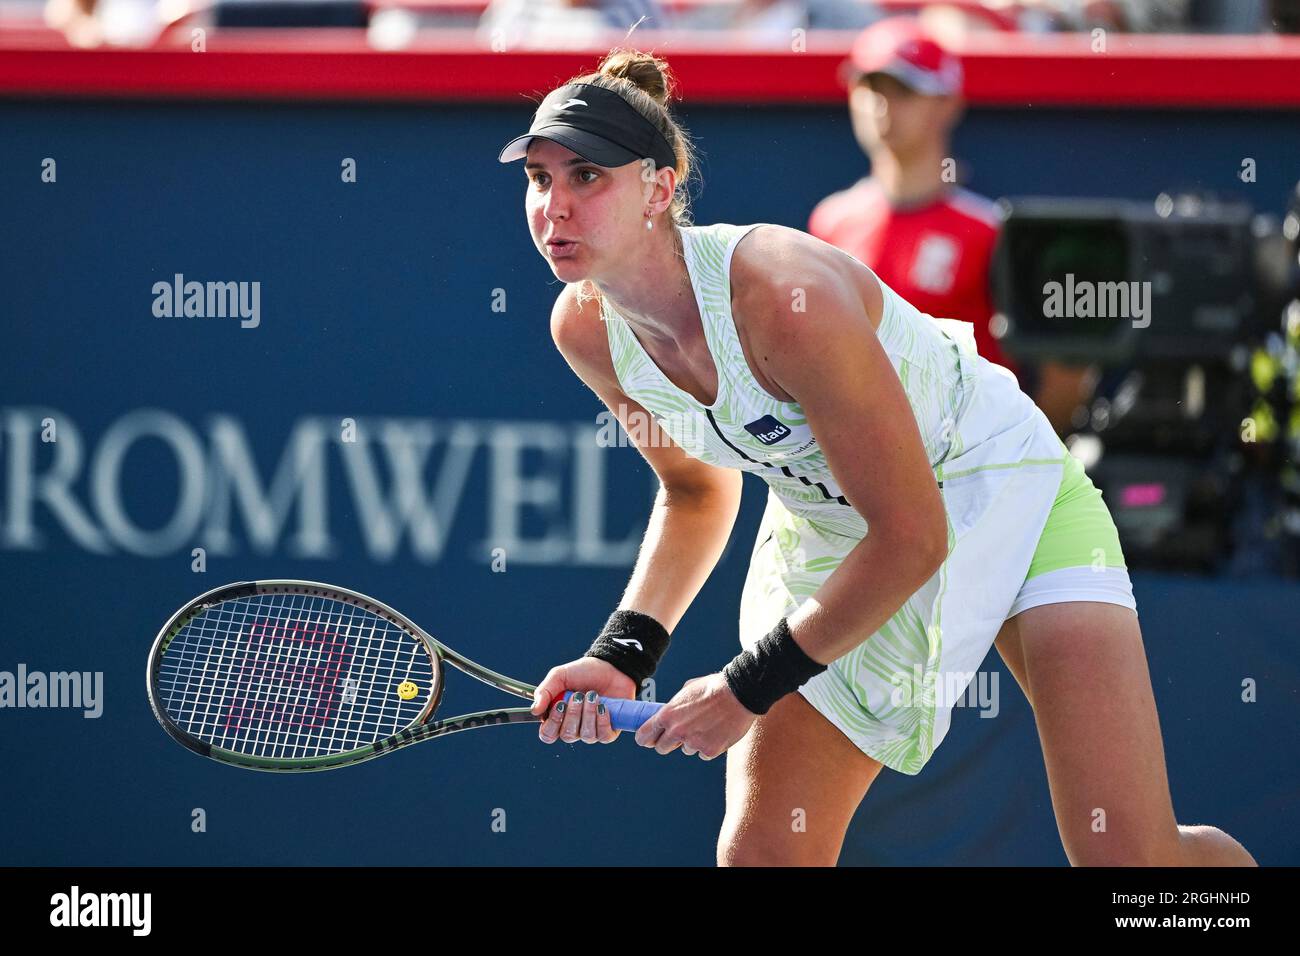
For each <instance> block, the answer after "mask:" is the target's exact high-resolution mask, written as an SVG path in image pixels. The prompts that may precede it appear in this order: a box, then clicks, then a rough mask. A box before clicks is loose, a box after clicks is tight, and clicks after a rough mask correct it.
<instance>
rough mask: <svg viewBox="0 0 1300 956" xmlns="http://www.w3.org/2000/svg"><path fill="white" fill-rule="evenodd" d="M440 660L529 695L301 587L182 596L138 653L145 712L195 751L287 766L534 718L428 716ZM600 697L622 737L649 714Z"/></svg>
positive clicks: (322, 587)
mask: <svg viewBox="0 0 1300 956" xmlns="http://www.w3.org/2000/svg"><path fill="white" fill-rule="evenodd" d="M444 662H447V663H450V664H452V665H453V666H455V667H457V668H458V669H460V670H462V671H464V672H465V673H466V674H468V675H470V676H471V677H475V678H478V679H479V680H481V681H483V682H484V683H485V684H491V685H492V686H493V687H495V688H497V689H498V690H503V691H505V692H506V693H508V694H514V695H516V696H518V697H525V698H528V699H529V700H530V701H531V700H532V696H533V691H534V690H535V688H534V687H533V686H532V685H531V684H525V683H523V682H522V681H517V680H513V679H512V678H509V677H506V676H504V675H502V674H498V673H496V672H495V671H490V670H488V669H487V668H486V667H481V666H480V665H478V664H475V663H474V662H473V661H470V660H468V659H466V658H464V657H462V656H461V655H459V654H457V653H456V652H455V651H453V650H452V649H451V648H449V647H447V646H446V645H445V644H442V643H440V642H439V641H436V640H434V638H433V637H431V636H430V635H429V634H428V633H427V632H425V631H423V630H421V629H420V628H419V627H417V626H416V625H415V624H413V623H412V622H411V621H410V620H409V619H408V618H406V617H404V616H403V615H401V614H399V613H398V612H397V611H395V610H393V609H392V608H391V607H389V606H388V605H386V604H383V603H381V602H380V601H376V600H375V599H374V598H371V597H366V595H364V594H358V593H357V592H356V591H349V590H347V589H346V588H338V587H333V586H332V585H329V584H319V583H317V582H314V581H247V582H243V583H237V584H227V585H225V586H224V587H219V588H216V589H215V590H212V591H209V592H207V593H206V594H203V595H200V596H199V597H196V598H195V599H194V600H192V601H190V602H189V603H188V604H186V605H185V606H184V607H183V608H181V609H180V610H179V611H177V612H176V613H175V614H173V615H172V616H171V619H170V620H169V621H168V622H167V623H166V624H165V625H164V626H163V629H162V630H161V631H160V632H159V633H158V637H157V638H156V639H155V640H154V643H153V648H152V649H151V650H150V651H149V664H148V671H147V680H148V688H149V705H150V706H151V707H152V708H153V712H154V716H155V717H157V718H158V722H159V723H160V724H162V726H163V729H164V730H166V731H167V733H168V734H170V735H171V737H172V739H173V740H175V741H177V742H178V743H180V744H181V745H182V746H184V747H186V748H188V749H189V750H192V751H194V752H195V753H197V754H201V755H202V756H204V757H211V758H212V759H213V760H219V761H221V762H222V763H227V764H231V765H233V766H236V767H246V768H249V769H252V770H273V771H289V772H294V771H305V770H333V769H335V768H338V767H346V766H350V765H351V764H355V763H361V762H362V761H363V760H370V759H371V758H372V757H378V756H379V755H380V754H386V753H390V752H392V751H394V750H397V749H399V748H401V747H405V746H407V745H408V744H414V743H419V742H420V741H422V740H432V739H433V738H434V737H442V736H445V735H446V734H454V733H458V732H459V731H462V730H470V729H473V728H476V727H491V726H497V725H500V724H536V723H540V722H541V721H542V720H543V719H544V717H537V716H534V715H533V714H532V713H530V711H529V708H527V707H513V708H506V709H503V710H485V711H480V712H478V713H474V714H463V715H461V716H459V717H450V718H447V719H445V720H436V721H435V720H433V719H432V718H433V714H434V711H435V710H436V709H437V707H438V703H439V701H440V700H441V699H442V689H443V663H444ZM601 700H602V701H603V703H604V704H605V706H606V708H608V711H609V716H610V724H611V725H612V726H613V727H614V729H615V730H636V729H637V728H638V727H640V726H641V724H642V723H644V722H645V720H646V719H647V718H649V717H650V715H651V714H653V713H655V712H656V711H658V710H659V708H661V707H662V706H663V704H657V703H652V702H649V701H640V700H623V699H619V698H609V697H606V698H601Z"/></svg>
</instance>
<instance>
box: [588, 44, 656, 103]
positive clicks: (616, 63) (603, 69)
mask: <svg viewBox="0 0 1300 956" xmlns="http://www.w3.org/2000/svg"><path fill="white" fill-rule="evenodd" d="M597 71H598V72H599V73H600V74H601V75H602V76H612V77H618V78H621V79H625V80H627V81H628V82H629V83H631V84H632V85H633V86H635V87H637V88H638V89H640V90H642V91H643V92H645V93H646V94H647V95H649V96H650V98H651V99H653V100H654V101H655V102H656V103H658V104H659V105H660V106H667V105H668V99H669V97H670V96H671V95H672V90H671V82H670V78H669V72H668V63H667V62H666V61H664V60H661V59H659V58H658V57H657V56H655V55H654V54H653V53H642V52H641V51H640V50H611V51H610V53H609V55H608V56H606V57H605V59H603V60H601V61H600V66H599V67H598V68H597Z"/></svg>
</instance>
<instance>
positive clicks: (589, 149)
mask: <svg viewBox="0 0 1300 956" xmlns="http://www.w3.org/2000/svg"><path fill="white" fill-rule="evenodd" d="M534 139H548V140H550V141H551V142H552V143H558V144H559V145H561V146H563V147H564V148H565V149H569V150H572V151H573V152H575V153H577V154H578V155H579V156H581V157H582V158H583V159H585V160H587V162H589V163H595V164H596V165H597V166H607V167H610V168H613V167H616V166H626V165H627V164H628V163H633V162H636V161H637V160H638V159H640V158H641V157H640V156H638V155H637V154H636V153H634V152H632V150H630V149H625V148H624V147H622V146H619V145H618V144H617V143H612V142H610V141H609V140H607V139H605V138H604V137H603V136H597V135H596V134H595V133H589V132H587V131H586V130H580V129H574V128H573V127H571V126H561V127H558V128H551V129H547V128H545V127H543V128H542V129H539V130H537V131H535V132H533V131H529V132H527V133H524V134H523V135H522V136H516V137H515V138H514V139H512V140H511V141H510V142H508V143H506V145H505V146H504V147H502V149H501V153H500V155H499V156H497V161H498V162H502V163H513V162H514V161H515V160H517V159H523V158H524V157H525V156H527V155H528V144H529V143H531V142H532V141H533V140H534Z"/></svg>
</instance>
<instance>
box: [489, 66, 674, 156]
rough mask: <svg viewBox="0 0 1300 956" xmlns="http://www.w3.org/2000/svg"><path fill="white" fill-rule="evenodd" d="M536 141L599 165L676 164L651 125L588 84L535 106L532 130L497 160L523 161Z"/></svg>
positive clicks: (622, 102) (612, 96) (562, 91)
mask: <svg viewBox="0 0 1300 956" xmlns="http://www.w3.org/2000/svg"><path fill="white" fill-rule="evenodd" d="M534 137H536V138H540V139H549V140H551V142H554V143H559V144H560V145H561V146H563V147H565V148H566V149H571V150H573V151H574V152H575V153H577V154H578V155H579V156H581V157H582V158H583V159H585V160H587V161H588V162H591V163H595V164H596V165H597V166H626V165H627V164H628V163H632V162H636V161H637V160H639V159H642V158H644V157H647V156H648V157H650V158H651V159H653V160H654V161H655V167H656V168H658V167H660V166H676V165H677V156H676V154H675V153H674V152H673V150H672V147H671V146H670V145H669V144H668V141H667V140H666V139H664V136H663V134H662V133H660V132H659V130H658V128H657V127H656V126H655V125H654V124H653V123H651V122H650V121H648V120H647V119H646V118H645V117H644V116H642V115H641V114H640V113H638V112H637V111H636V110H635V109H634V108H633V107H632V105H631V104H630V103H628V101H627V100H625V99H623V97H621V96H619V95H618V94H617V93H615V92H613V91H611V90H606V89H603V88H602V87H599V86H591V85H590V84H587V83H570V84H568V85H567V86H562V87H560V88H559V89H557V90H553V91H552V92H551V93H550V94H549V95H548V96H547V97H546V99H544V100H542V103H541V105H540V106H539V107H537V112H536V113H535V114H533V125H532V126H531V127H529V129H528V132H527V133H524V134H522V135H520V136H516V137H515V138H514V139H512V140H511V141H510V142H508V143H506V145H505V147H504V148H503V149H502V150H501V155H500V156H498V157H497V158H498V160H500V161H501V162H503V163H510V162H514V161H515V160H516V159H523V158H524V157H525V156H527V155H528V144H529V143H531V142H532V141H533V138H534Z"/></svg>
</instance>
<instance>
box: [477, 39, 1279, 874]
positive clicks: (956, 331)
mask: <svg viewBox="0 0 1300 956" xmlns="http://www.w3.org/2000/svg"><path fill="white" fill-rule="evenodd" d="M669 84H670V77H669V74H668V71H667V65H666V64H665V63H663V62H662V61H661V60H659V59H656V58H655V57H653V56H650V55H648V54H642V53H637V52H633V51H625V50H616V51H614V52H613V53H611V54H610V55H609V56H607V57H606V58H605V60H604V61H603V62H602V63H601V65H600V67H599V69H598V71H597V72H595V73H589V74H585V75H582V76H578V77H576V78H574V79H573V80H571V81H570V82H568V83H566V84H564V85H563V86H561V87H559V88H557V89H556V90H554V91H553V92H551V93H550V94H549V95H548V96H547V97H546V98H545V99H544V100H543V101H542V104H541V106H540V107H539V108H538V110H537V113H536V115H535V117H534V120H533V123H532V126H531V127H530V129H529V130H528V132H527V133H524V134H523V135H521V136H518V137H516V138H514V139H513V140H511V141H510V142H509V143H508V144H507V145H506V146H505V148H504V149H503V150H502V152H501V154H500V157H499V158H500V160H501V162H511V161H513V160H517V159H525V160H526V163H525V166H524V169H525V174H526V176H527V181H528V182H527V198H526V201H525V208H526V212H527V216H528V226H529V229H530V231H531V233H532V238H533V241H534V243H536V245H537V248H538V250H539V251H540V252H541V254H542V256H543V257H544V258H545V259H546V261H547V263H548V264H549V265H550V267H551V269H552V271H553V272H554V274H555V275H556V277H557V278H559V279H560V280H562V281H563V282H564V283H565V287H564V290H563V291H562V292H561V293H560V295H559V298H558V299H557V301H556V303H555V308H554V311H553V313H552V316H551V333H552V336H553V338H554V340H555V343H556V345H557V347H558V348H559V349H560V351H561V353H562V354H563V355H564V357H565V359H566V360H567V361H568V362H569V364H570V366H571V367H572V368H573V370H574V372H575V373H577V375H578V377H579V378H581V379H582V381H583V382H585V383H586V384H587V385H588V387H590V388H591V389H592V390H593V391H594V392H595V393H596V395H597V396H598V397H599V398H600V399H601V400H602V401H603V402H604V403H605V404H606V405H607V406H608V407H609V409H610V410H611V412H613V413H614V414H615V415H616V416H617V417H618V418H619V420H620V421H621V422H622V423H623V425H624V427H625V429H626V430H627V432H628V434H629V437H631V438H632V440H633V441H634V442H635V443H636V444H637V446H638V448H639V449H640V451H641V453H642V454H643V455H644V456H645V458H646V460H647V461H648V462H649V463H650V465H651V467H653V468H654V470H655V472H656V473H657V475H658V477H659V479H660V489H659V493H658V495H657V498H656V501H655V504H654V507H653V510H652V512H651V515H650V520H649V526H648V529H647V531H646V535H645V539H644V542H643V544H642V547H641V551H640V554H639V557H638V560H637V563H636V567H635V569H634V571H633V573H632V578H631V581H630V584H629V586H628V588H627V591H626V593H625V594H624V596H623V599H622V601H621V603H620V605H619V609H618V610H616V611H615V612H614V613H613V614H612V615H611V616H610V619H609V621H608V623H607V625H606V626H605V629H604V630H603V632H602V633H601V635H600V636H599V637H598V638H597V640H596V642H595V644H594V645H593V646H592V648H591V650H590V651H588V653H587V655H585V656H584V657H582V658H580V659H578V660H575V661H572V662H570V663H567V664H564V665H561V666H559V667H556V668H553V669H552V670H551V671H550V672H549V673H548V674H547V676H546V678H545V680H543V682H542V683H541V685H540V686H539V688H538V693H537V697H536V699H535V702H534V707H533V710H534V712H535V713H537V714H542V713H546V712H547V709H548V708H550V711H549V715H548V717H547V719H546V721H545V722H544V723H543V724H542V725H541V730H540V735H541V739H542V740H544V741H546V742H554V741H555V740H564V741H568V742H573V741H577V740H583V741H586V742H588V743H595V742H601V743H608V742H610V741H612V740H614V739H615V738H616V737H617V736H618V735H617V733H616V732H615V731H613V730H612V729H611V728H610V724H609V717H608V715H607V714H605V713H604V712H603V710H602V707H601V705H600V704H599V703H597V702H596V696H597V695H601V694H603V695H611V696H621V697H632V696H635V694H636V692H637V690H638V688H639V687H641V686H642V681H644V680H645V679H646V678H647V677H649V676H650V674H651V673H653V671H654V668H655V666H656V665H657V663H658V661H659V659H660V658H661V657H662V655H663V653H664V651H665V650H666V648H667V646H668V642H669V634H670V632H671V631H672V630H673V628H674V627H676V625H677V623H678V621H679V620H680V619H681V618H682V616H683V615H684V614H685V612H686V609H687V607H688V606H689V605H690V603H691V601H692V600H693V599H694V598H695V595H696V594H697V593H698V592H699V589H700V587H701V586H702V585H703V583H704V581H705V579H706V578H707V577H708V575H709V573H710V572H711V571H712V570H713V568H714V566H715V565H716V563H717V561H718V559H719V558H720V556H721V554H722V551H723V548H724V546H725V544H726V542H727V539H728V537H729V536H730V534H731V530H732V528H733V526H734V523H735V519H736V514H737V510H738V508H739V503H740V497H741V478H742V475H741V472H744V471H750V472H754V473H756V474H758V475H759V476H760V477H762V478H763V480H764V481H766V482H767V483H768V485H769V486H770V487H769V495H768V503H767V508H766V511H765V513H764V516H763V520H762V525H761V527H760V529H759V533H758V536H757V539H756V541H755V544H754V548H753V553H752V557H751V559H750V568H749V573H748V578H747V580H746V584H745V587H744V592H743V595H742V599H741V609H740V643H741V646H742V648H743V649H742V651H741V653H740V654H738V655H737V656H736V658H735V659H734V660H732V661H731V662H730V663H729V664H727V666H726V667H725V668H724V669H723V670H722V671H721V672H719V673H716V674H711V675H709V676H707V677H700V678H696V679H694V680H691V681H688V682H687V683H686V685H685V686H684V687H683V688H682V690H681V691H680V692H679V693H678V694H677V695H676V696H674V697H673V698H672V700H670V701H669V702H668V703H667V704H666V705H665V706H664V708H663V709H662V710H661V711H660V712H659V714H658V715H657V716H656V717H655V718H653V719H652V720H650V721H649V722H647V723H646V724H645V725H644V726H643V727H642V728H641V729H640V730H638V731H637V734H636V740H637V743H639V744H641V745H642V746H645V747H654V748H655V750H657V751H658V752H659V753H663V754H667V753H671V752H672V751H673V750H676V749H677V748H681V750H682V752H683V753H685V754H687V755H693V754H698V755H699V756H700V757H703V758H704V759H706V760H709V759H712V758H714V757H716V756H717V755H718V754H721V753H723V752H724V751H725V752H726V753H727V775H726V776H727V784H726V790H727V807H726V815H725V820H724V823H723V827H722V832H721V835H720V837H719V841H718V862H719V863H722V864H795V865H800V864H826V865H831V864H834V863H835V862H836V861H837V859H838V857H839V853H840V849H841V846H842V844H843V840H844V834H845V831H846V829H847V827H848V824H849V821H850V819H851V818H852V816H853V812H854V810H855V809H856V808H857V806H858V804H859V803H860V802H861V800H862V798H863V796H864V795H865V794H866V791H867V788H868V787H869V786H870V785H871V782H872V781H873V780H874V779H875V777H876V775H877V774H878V773H879V772H880V769H881V767H882V766H885V767H890V768H892V769H894V770H897V771H900V772H902V773H907V774H915V773H917V772H919V771H920V770H921V768H922V767H923V766H925V764H926V762H927V761H928V760H929V758H930V756H931V754H932V753H933V752H934V748H935V747H937V746H938V745H939V743H940V742H941V741H942V740H943V737H944V735H945V734H946V732H947V730H948V726H949V720H950V716H951V714H950V710H951V707H952V705H953V703H954V702H955V700H956V698H957V696H959V695H960V694H961V693H962V692H963V691H964V689H965V687H966V684H967V683H969V681H970V680H971V678H972V677H973V675H974V674H975V672H976V671H977V670H978V668H979V666H980V664H981V662H982V661H983V659H984V657H985V655H986V654H987V653H988V650H989V647H990V646H991V645H996V646H997V648H998V650H999V652H1000V653H1001V654H1002V657H1003V659H1004V660H1005V661H1006V664H1007V666H1008V668H1009V669H1010V670H1011V672H1012V673H1013V674H1014V675H1015V677H1016V680H1017V681H1018V682H1019V684H1020V686H1021V688H1023V690H1024V692H1025V695H1026V696H1027V697H1028V698H1029V701H1030V704H1031V705H1032V707H1033V709H1034V714H1035V718H1036V720H1037V724H1038V730H1039V736H1040V738H1041V741H1042V747H1043V755H1044V758H1045V762H1046V766H1047V772H1048V779H1049V784H1050V787H1051V794H1052V805H1053V808H1054V810H1055V813H1056V820H1057V824H1058V828H1059V830H1060V834H1061V840H1062V843H1063V845H1064V848H1065V852H1066V854H1067V856H1068V857H1069V859H1070V861H1071V863H1073V864H1076V865H1081V864H1084V865H1114V864H1152V865H1172V864H1190V865H1215V864H1245V865H1249V864H1252V863H1253V862H1254V861H1253V859H1252V858H1251V856H1250V854H1249V853H1247V852H1246V850H1245V849H1244V848H1242V846H1241V845H1240V844H1239V843H1237V842H1236V841H1235V840H1233V839H1232V838H1231V837H1230V836H1228V835H1227V834H1226V833H1224V832H1222V831H1220V830H1218V829H1215V828H1214V827H1209V826H1195V827H1193V826H1179V825H1178V823H1177V822H1176V821H1175V818H1174V810H1173V804H1172V800H1171V797H1170V793H1169V785H1168V781H1167V779H1166V774H1165V760H1164V751H1163V746H1162V743H1161V737H1160V727H1159V723H1158V719H1157V715H1156V708H1155V701H1154V697H1153V694H1152V690H1151V681H1150V678H1149V676H1148V672H1147V665H1146V656H1145V652H1144V650H1143V646H1142V635H1141V631H1140V629H1139V627H1138V617H1137V613H1136V605H1135V602H1134V600H1133V594H1132V590H1131V588H1130V585H1129V578H1128V573H1127V571H1126V570H1125V566H1124V559H1123V555H1122V553H1121V551H1120V545H1119V540H1118V537H1117V535H1116V531H1115V526H1114V523H1113V522H1112V521H1111V518H1110V515H1109V514H1108V512H1107V510H1106V507H1105V505H1104V504H1103V503H1102V500H1101V495H1100V493H1099V492H1098V491H1097V490H1096V489H1095V488H1094V487H1093V485H1092V482H1091V481H1090V480H1089V479H1088V477H1087V475H1086V474H1085V473H1084V471H1083V468H1082V466H1081V465H1080V464H1079V463H1078V461H1077V460H1076V459H1074V458H1073V457H1071V456H1070V455H1069V453H1068V452H1067V451H1066V449H1065V446H1064V445H1063V444H1062V443H1061V442H1060V440H1059V439H1058V438H1057V437H1056V434H1055V432H1054V431H1053V430H1052V428H1051V426H1050V425H1049V424H1048V422H1047V419H1046V418H1045V417H1044V416H1043V414H1042V413H1041V412H1040V411H1039V410H1038V409H1037V408H1036V407H1035V405H1034V404H1033V403H1032V402H1031V401H1030V400H1029V398H1028V397H1027V396H1026V395H1025V394H1024V393H1023V392H1021V391H1020V389H1019V387H1018V385H1017V382H1016V380H1015V378H1014V377H1013V376H1012V375H1011V374H1010V373H1009V372H1005V371H1003V370H1001V369H999V368H998V367H997V366H995V365H993V364H991V363H989V362H987V361H985V360H984V359H982V358H980V357H979V356H978V355H977V354H976V352H975V347H974V339H973V334H972V331H971V330H972V327H971V326H970V325H968V324H966V323H961V322H954V321H950V320H942V319H934V318H931V317H930V316H928V315H925V314H922V313H920V312H918V311H917V310H916V309H915V308H914V307H912V306H911V305H909V304H908V303H907V302H905V301H904V300H903V299H901V298H900V297H899V296H898V295H897V294H896V293H894V292H893V291H892V290H891V289H890V288H889V287H888V286H886V285H885V284H884V283H883V282H881V281H880V280H879V279H877V278H876V276H875V275H874V274H873V273H872V272H871V270H869V269H868V268H867V267H866V266H864V265H862V264H861V263H860V262H858V261H857V260H856V259H854V258H852V257H851V256H849V255H847V254H846V253H844V252H841V251H840V250H838V249H836V248H835V247H833V246H830V245H827V244H826V243H823V242H821V241H820V240H817V239H814V238H813V237H811V236H808V235H806V234H805V233H802V232H799V231H797V230H795V229H788V228H785V227H783V226H778V225H769V224H754V225H748V226H734V225H728V224H725V223H718V224H715V225H711V226H694V225H691V224H690V218H689V214H688V206H687V200H688V194H687V191H686V188H685V185H686V183H687V181H688V180H689V178H690V174H691V169H692V163H693V159H694V157H693V151H692V147H691V144H690V142H689V140H688V138H687V136H686V133H685V131H684V130H683V129H682V128H681V127H680V126H679V125H678V124H677V123H676V122H675V120H674V119H673V118H672V116H671V115H670V113H669V112H668V109H667V105H668V102H669ZM773 173H775V176H776V177H779V175H780V173H779V171H770V170H765V169H764V168H763V167H762V166H761V160H760V158H759V157H755V164H754V166H753V167H752V168H751V169H748V170H746V171H744V173H743V175H747V176H751V177H752V178H753V181H754V184H755V186H756V188H759V189H763V188H769V184H772V183H773V182H776V181H779V179H778V178H774V175H773ZM652 419H653V422H654V424H653V426H651V427H649V428H647V427H646V426H647V424H648V423H650V422H651V421H652ZM868 528H870V533H869V534H868V533H867V529H868ZM570 692H576V693H570ZM566 695H567V697H568V699H567V700H566V699H565V698H566ZM552 705H553V706H552ZM797 810H802V811H803V819H804V820H805V821H806V829H800V828H796V827H793V826H792V825H791V821H792V814H793V813H795V812H796V811H797Z"/></svg>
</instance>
